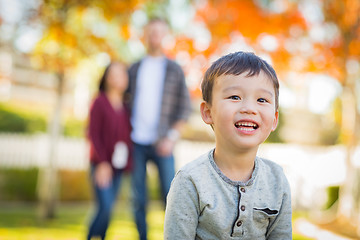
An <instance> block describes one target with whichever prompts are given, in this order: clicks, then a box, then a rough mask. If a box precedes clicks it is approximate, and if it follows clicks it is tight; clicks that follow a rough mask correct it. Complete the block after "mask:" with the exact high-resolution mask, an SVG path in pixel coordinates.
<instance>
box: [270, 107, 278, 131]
mask: <svg viewBox="0 0 360 240" xmlns="http://www.w3.org/2000/svg"><path fill="white" fill-rule="evenodd" d="M278 123H279V111H276V112H275V118H274V122H273V126H272V128H271V131H272V132H273V131H275V129H276V127H277V125H278Z"/></svg>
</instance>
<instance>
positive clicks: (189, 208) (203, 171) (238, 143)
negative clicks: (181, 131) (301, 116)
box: [164, 52, 292, 240]
mask: <svg viewBox="0 0 360 240" xmlns="http://www.w3.org/2000/svg"><path fill="white" fill-rule="evenodd" d="M201 88H202V94H203V100H204V101H203V102H202V103H201V106H200V110H201V116H202V119H203V120H204V122H205V123H207V124H209V125H211V127H212V128H213V130H214V133H215V139H216V145H215V149H213V150H211V151H210V152H208V153H206V154H205V155H203V156H201V157H199V158H198V159H197V160H195V161H193V162H191V163H189V164H187V165H185V166H184V167H183V168H182V169H180V170H179V171H178V173H177V174H176V176H175V178H174V180H173V182H172V185H171V188H170V192H169V194H168V198H167V206H166V212H165V226H164V228H165V229H164V230H165V231H164V239H169V240H174V239H187V240H189V239H206V240H210V239H251V240H254V239H255V240H258V239H276V240H284V239H292V229H291V198H290V187H289V184H288V182H287V179H286V177H285V175H284V173H283V170H282V168H281V167H280V166H279V165H277V164H275V163H274V162H271V161H269V160H265V159H262V158H260V157H257V156H256V153H257V150H258V147H259V145H260V144H261V143H263V142H264V141H265V140H266V138H267V137H268V136H269V134H270V133H271V132H272V131H274V130H275V128H276V126H277V123H278V116H279V112H278V96H279V82H278V79H277V76H276V73H275V71H274V69H273V68H272V67H271V66H270V65H269V64H268V63H266V62H265V61H264V60H262V59H261V58H259V57H257V56H256V55H254V54H253V53H246V52H236V53H232V54H228V55H226V56H223V57H221V58H220V59H218V60H217V61H216V62H214V63H213V64H212V66H211V67H210V68H209V69H208V70H207V71H206V73H205V76H204V79H203V82H202V85H201Z"/></svg>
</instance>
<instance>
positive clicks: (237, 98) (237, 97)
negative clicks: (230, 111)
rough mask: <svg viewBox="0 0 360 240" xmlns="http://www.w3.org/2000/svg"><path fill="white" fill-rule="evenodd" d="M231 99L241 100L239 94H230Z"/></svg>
mask: <svg viewBox="0 0 360 240" xmlns="http://www.w3.org/2000/svg"><path fill="white" fill-rule="evenodd" d="M229 99H231V100H240V97H239V96H235V95H234V96H230V97H229Z"/></svg>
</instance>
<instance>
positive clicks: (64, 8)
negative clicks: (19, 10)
mask: <svg viewBox="0 0 360 240" xmlns="http://www.w3.org/2000/svg"><path fill="white" fill-rule="evenodd" d="M141 2H142V1H140V0H111V1H110V0H84V1H75V0H45V1H44V2H43V3H42V5H41V7H40V9H39V14H38V19H39V21H40V22H41V23H42V24H43V25H44V32H43V37H42V39H41V40H40V41H39V42H38V44H37V46H36V48H35V49H34V51H33V62H34V63H36V65H37V67H40V68H44V69H46V70H50V71H55V72H63V71H65V70H66V69H67V68H73V67H76V65H77V63H78V62H79V61H81V60H83V59H86V58H89V57H91V56H93V55H96V54H98V53H100V52H105V53H107V54H108V55H109V57H110V58H115V59H121V58H124V56H123V55H125V54H124V51H123V50H124V45H125V42H126V40H128V39H129V37H130V28H129V23H130V17H131V14H132V13H133V11H134V10H135V9H136V7H138V6H139V4H140V3H141Z"/></svg>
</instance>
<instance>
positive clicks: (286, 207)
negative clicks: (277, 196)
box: [266, 175, 292, 240]
mask: <svg viewBox="0 0 360 240" xmlns="http://www.w3.org/2000/svg"><path fill="white" fill-rule="evenodd" d="M283 183H284V184H283V185H284V193H283V198H282V204H281V208H280V211H279V214H278V216H277V217H276V218H275V219H274V220H273V221H272V222H270V225H269V230H268V231H267V234H266V239H269V240H277V239H283V240H288V239H292V224H291V218H292V210H291V193H290V186H289V183H288V181H287V179H286V178H285V175H284V182H283Z"/></svg>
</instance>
